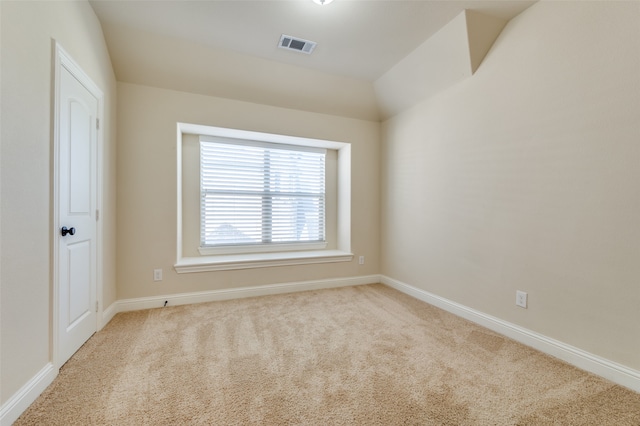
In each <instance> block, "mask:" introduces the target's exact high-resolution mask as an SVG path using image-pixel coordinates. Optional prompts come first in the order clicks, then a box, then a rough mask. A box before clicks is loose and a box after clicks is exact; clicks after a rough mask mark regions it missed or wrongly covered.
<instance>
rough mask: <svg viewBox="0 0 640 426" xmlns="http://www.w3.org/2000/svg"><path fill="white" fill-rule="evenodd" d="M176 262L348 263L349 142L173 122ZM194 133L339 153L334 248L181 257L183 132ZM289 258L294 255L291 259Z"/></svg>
mask: <svg viewBox="0 0 640 426" xmlns="http://www.w3.org/2000/svg"><path fill="white" fill-rule="evenodd" d="M176 124H177V126H176V131H177V132H176V133H177V135H176V143H177V145H176V173H177V176H176V177H177V179H176V183H177V185H176V193H177V212H176V213H177V214H176V219H177V220H176V263H175V269H176V271H177V272H178V273H188V272H203V271H220V270H231V269H245V268H262V267H271V266H289V265H304V264H313V263H327V262H349V261H351V260H352V259H353V254H351V144H350V143H347V142H338V141H329V140H322V139H311V138H304V137H298V136H286V135H277V134H271V133H262V132H252V131H247V130H238V129H228V128H223V127H213V126H204V125H199V124H189V123H176ZM183 134H194V135H200V136H216V137H222V138H231V139H249V140H255V141H261V142H268V143H279V144H283V143H284V144H290V145H299V146H305V147H311V148H323V149H333V150H336V151H337V154H338V195H337V204H338V205H337V215H336V216H337V224H336V232H337V250H324V251H323V252H324V254H322V255H319V254H314V253H316V252H312V251H309V252H307V253H310V254H306V255H302V256H301V255H300V253H302V252H292V253H293V256H292V253H280V252H278V253H274V254H277V255H280V258H279V259H276V260H268V261H263V260H261V259H260V258H259V257H254V258H253V259H248V260H247V259H244V260H240V261H238V259H233V256H229V257H227V256H226V255H222V256H219V259H218V256H215V258H214V257H213V256H208V257H207V256H205V257H203V258H202V259H200V258H197V257H186V258H183V257H182V245H183V238H182V227H183V223H182V218H183V215H182V135H183ZM292 257H293V258H294V259H293V260H292Z"/></svg>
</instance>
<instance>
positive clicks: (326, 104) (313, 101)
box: [90, 0, 534, 120]
mask: <svg viewBox="0 0 640 426" xmlns="http://www.w3.org/2000/svg"><path fill="white" fill-rule="evenodd" d="M90 3H91V5H92V6H93V9H94V11H95V12H96V15H97V16H98V19H99V20H100V22H101V25H102V28H103V32H104V34H105V39H106V42H107V45H108V48H109V52H110V55H111V60H112V63H113V66H114V70H115V73H116V77H117V79H118V80H119V81H122V82H129V83H136V84H145V85H150V86H157V87H163V88H167V89H174V90H183V91H189V92H194V93H201V94H205V95H212V96H221V97H228V98H234V99H238V100H244V101H249V102H258V103H267V104H271V105H275V106H282V107H288V108H300V109H305V110H315V111H316V112H323V113H333V114H338V115H345V116H349V117H355V118H363V119H373V120H376V119H378V118H379V116H380V113H379V108H378V105H377V100H376V99H375V94H374V92H373V88H372V87H373V82H374V81H376V80H377V79H378V78H380V77H381V76H382V75H384V73H385V72H386V71H388V70H389V69H390V68H392V67H393V66H394V65H395V64H396V63H398V62H399V61H400V60H402V59H403V58H404V57H405V56H407V55H408V54H409V53H411V52H412V51H413V50H415V49H416V48H417V47H418V46H420V45H421V44H422V43H423V42H424V41H425V40H427V39H428V38H429V37H431V36H432V35H433V34H435V33H436V32H437V31H438V30H440V29H441V28H442V27H443V26H445V25H446V24H447V23H448V22H449V21H451V20H452V19H453V18H455V17H456V16H457V15H458V14H460V12H461V11H462V10H464V9H471V10H475V11H479V12H482V13H484V14H487V15H490V16H495V17H499V18H502V19H505V20H508V19H511V18H512V17H514V16H515V15H517V14H519V13H520V12H522V11H523V10H524V9H526V8H527V7H529V6H530V5H531V4H532V3H534V1H520V0H513V1H512V0H498V1H484V0H466V1H449V0H447V1H429V0H426V1H424V0H413V1H402V0H380V1H376V0H359V1H358V0H335V1H334V2H333V3H331V4H328V5H324V6H319V5H317V4H315V3H313V2H312V1H311V0H257V1H244V0H234V1H217V0H216V1H202V0H200V1H195V0H193V1H192V0H179V1H171V0H162V1H153V0H142V1H134V0H125V1H122V0H91V1H90ZM281 34H287V35H291V36H294V37H299V38H302V39H306V40H311V41H314V42H317V43H318V44H317V47H316V49H315V51H314V52H313V53H312V54H311V55H306V54H303V53H299V52H291V51H286V50H283V49H279V48H278V47H277V46H278V41H279V39H280V36H281Z"/></svg>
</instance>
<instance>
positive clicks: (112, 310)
mask: <svg viewBox="0 0 640 426" xmlns="http://www.w3.org/2000/svg"><path fill="white" fill-rule="evenodd" d="M118 312H119V311H118V301H117V300H116V301H115V302H113V303H112V304H111V305H109V307H108V308H107V309H105V310H104V311H102V327H100V329H102V328H103V327H104V326H105V325H107V324H109V321H111V320H112V319H113V317H114V316H116V314H117V313H118Z"/></svg>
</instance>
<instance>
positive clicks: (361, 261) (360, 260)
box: [358, 256, 364, 265]
mask: <svg viewBox="0 0 640 426" xmlns="http://www.w3.org/2000/svg"><path fill="white" fill-rule="evenodd" d="M358 263H359V264H360V265H364V256H360V257H359V258H358Z"/></svg>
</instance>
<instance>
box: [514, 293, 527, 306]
mask: <svg viewBox="0 0 640 426" xmlns="http://www.w3.org/2000/svg"><path fill="white" fill-rule="evenodd" d="M527 296H528V295H527V293H525V292H524V291H520V290H517V291H516V305H518V306H520V307H521V308H525V309H527Z"/></svg>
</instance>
